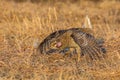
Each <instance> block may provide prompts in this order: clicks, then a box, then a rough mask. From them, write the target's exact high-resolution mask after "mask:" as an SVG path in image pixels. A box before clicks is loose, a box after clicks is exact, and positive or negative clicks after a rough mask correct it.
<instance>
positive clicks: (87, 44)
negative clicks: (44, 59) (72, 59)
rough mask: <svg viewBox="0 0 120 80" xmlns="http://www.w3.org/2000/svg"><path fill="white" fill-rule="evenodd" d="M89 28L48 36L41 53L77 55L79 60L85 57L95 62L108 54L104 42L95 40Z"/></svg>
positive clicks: (59, 32)
mask: <svg viewBox="0 0 120 80" xmlns="http://www.w3.org/2000/svg"><path fill="white" fill-rule="evenodd" d="M92 34H93V33H92V30H90V29H89V28H70V29H65V30H58V31H55V32H53V33H51V34H50V35H48V36H47V37H46V38H45V39H44V40H43V41H42V42H41V43H40V45H39V47H38V50H39V51H40V53H44V54H51V53H55V52H58V53H62V54H66V53H68V52H69V53H70V54H69V55H73V54H74V53H77V56H78V60H79V58H80V57H82V56H84V55H89V57H90V58H91V59H92V60H94V59H97V58H101V57H102V54H104V53H106V49H105V48H104V46H103V45H104V40H100V39H97V38H95V37H94V36H93V35H92Z"/></svg>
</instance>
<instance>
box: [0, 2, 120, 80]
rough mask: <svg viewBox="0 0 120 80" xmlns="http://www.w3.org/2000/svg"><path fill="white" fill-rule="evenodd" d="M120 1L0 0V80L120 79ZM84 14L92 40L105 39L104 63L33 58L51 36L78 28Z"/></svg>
mask: <svg viewBox="0 0 120 80" xmlns="http://www.w3.org/2000/svg"><path fill="white" fill-rule="evenodd" d="M119 4H120V1H119V0H111V1H109V0H0V80H120V42H119V41H120V32H119V31H120V26H119V25H120V5H119ZM86 14H88V16H89V18H90V20H91V23H92V26H93V30H94V31H95V36H96V37H103V38H104V39H105V46H106V48H107V57H106V58H105V60H104V61H95V62H94V64H93V65H89V64H88V63H87V62H86V57H84V58H83V60H82V61H81V62H79V63H76V62H75V61H74V60H72V59H70V58H63V57H62V56H61V55H58V54H54V55H49V56H48V55H41V54H37V52H36V49H35V48H34V42H36V41H38V42H39V43H40V42H41V41H42V40H43V39H44V38H45V37H46V36H47V35H49V34H50V33H51V32H54V31H56V30H60V29H68V28H73V27H81V26H82V25H83V23H84V19H85V16H86Z"/></svg>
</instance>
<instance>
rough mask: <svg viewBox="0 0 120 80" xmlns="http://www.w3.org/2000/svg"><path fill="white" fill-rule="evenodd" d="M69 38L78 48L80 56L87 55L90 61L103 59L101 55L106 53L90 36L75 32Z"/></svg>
mask: <svg viewBox="0 0 120 80" xmlns="http://www.w3.org/2000/svg"><path fill="white" fill-rule="evenodd" d="M71 37H72V38H73V39H74V41H75V42H76V43H77V44H78V45H79V46H80V48H81V56H83V55H86V54H88V55H89V57H90V58H91V59H100V58H103V56H102V54H103V53H105V52H106V51H105V48H103V47H102V44H103V43H99V41H98V40H97V39H95V37H94V36H92V35H91V34H88V33H85V32H82V31H79V30H76V31H74V32H73V34H72V35H71Z"/></svg>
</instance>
